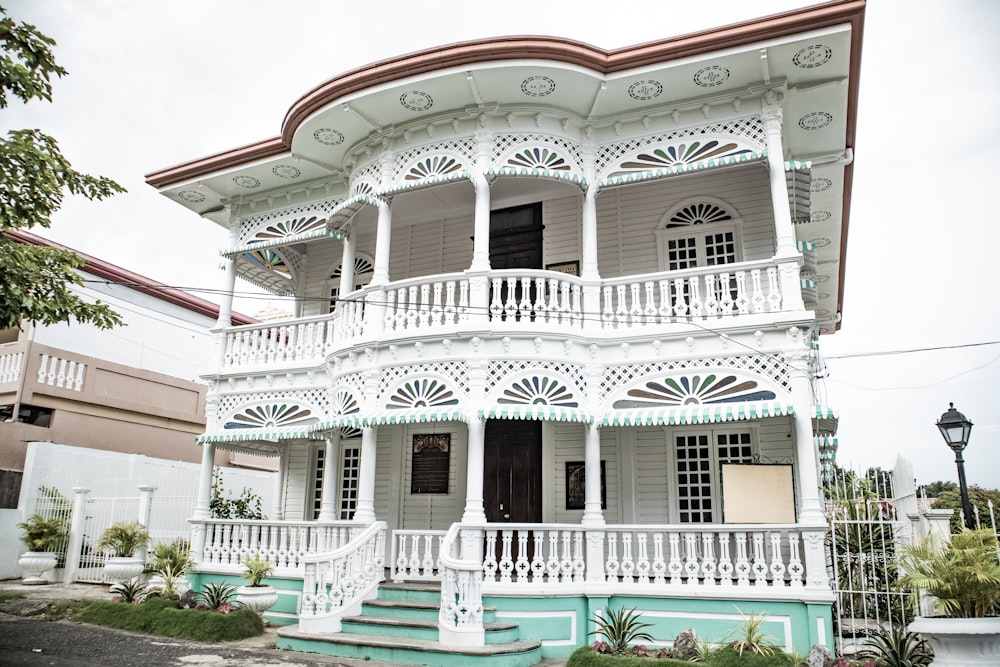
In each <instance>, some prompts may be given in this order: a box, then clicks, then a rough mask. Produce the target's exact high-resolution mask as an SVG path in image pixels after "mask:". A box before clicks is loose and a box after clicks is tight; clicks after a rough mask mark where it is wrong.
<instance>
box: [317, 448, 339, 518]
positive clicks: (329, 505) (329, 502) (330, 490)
mask: <svg viewBox="0 0 1000 667" xmlns="http://www.w3.org/2000/svg"><path fill="white" fill-rule="evenodd" d="M339 452H340V429H339V428H338V429H337V430H335V431H334V432H333V433H332V434H331V435H330V437H328V438H327V439H326V451H325V452H324V453H323V489H322V496H321V497H320V504H319V520H320V521H336V520H337V503H336V498H335V496H334V494H335V492H336V490H337V484H336V483H335V482H334V479H333V476H334V475H335V474H336V470H337V464H336V461H337V455H338V453H339Z"/></svg>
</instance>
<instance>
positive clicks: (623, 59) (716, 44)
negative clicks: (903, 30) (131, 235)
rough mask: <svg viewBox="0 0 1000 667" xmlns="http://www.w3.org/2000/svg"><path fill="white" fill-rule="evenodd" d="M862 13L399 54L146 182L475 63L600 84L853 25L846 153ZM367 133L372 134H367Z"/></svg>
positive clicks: (276, 148)
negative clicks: (548, 68) (257, 135)
mask: <svg viewBox="0 0 1000 667" xmlns="http://www.w3.org/2000/svg"><path fill="white" fill-rule="evenodd" d="M864 7H865V1H864V0H836V1H834V2H828V3H824V4H822V5H816V6H814V7H808V8H805V9H802V10H794V11H789V12H784V13H781V14H775V15H773V16H769V17H765V18H761V19H754V20H750V21H744V22H741V23H736V24H733V25H730V26H726V27H723V28H715V29H711V30H705V31H701V32H696V33H692V34H689V35H685V36H681V37H672V38H668V39H664V40H661V41H657V42H650V43H646V44H640V45H636V46H630V47H625V48H621V49H615V50H610V51H608V50H604V49H601V48H599V47H595V46H592V45H589V44H585V43H583V42H577V41H574V40H570V39H564V38H559V37H540V36H516V37H500V38H488V39H482V40H475V41H469V42H460V43H456V44H450V45H446V46H440V47H435V48H431V49H426V50H423V51H418V52H415V53H411V54H408V55H403V56H397V57H394V58H389V59H386V60H383V61H380V62H377V63H373V64H370V65H365V66H363V67H359V68H356V69H353V70H350V71H347V72H345V73H343V74H340V75H338V76H336V77H334V78H332V79H330V80H329V81H327V82H325V83H323V84H321V85H319V86H317V87H316V88H314V89H313V90H311V91H309V92H308V93H306V94H305V95H304V96H302V97H301V98H300V99H299V100H297V101H296V102H295V103H294V104H292V106H291V107H290V108H289V110H288V112H287V113H286V115H285V118H284V121H283V123H282V126H281V134H280V135H279V136H277V137H274V138H272V139H267V140H263V141H260V142H257V143H253V144H249V145H247V146H243V147H240V148H236V149H233V150H230V151H226V152H223V153H218V154H215V155H211V156H208V157H205V158H201V159H198V160H193V161H191V162H186V163H183V164H180V165H177V166H173V167H168V168H166V169H161V170H159V171H155V172H151V173H149V174H147V175H146V182H147V183H149V184H150V185H152V186H153V187H156V188H165V187H169V186H171V185H175V184H178V183H180V182H183V181H189V180H192V179H196V178H199V177H203V176H206V175H209V174H212V173H214V172H216V171H218V170H223V169H226V170H230V169H233V168H237V167H239V166H241V165H247V164H250V163H252V162H254V161H258V160H262V159H266V158H270V157H274V156H277V155H281V154H283V153H288V152H291V151H292V149H293V144H294V142H295V139H296V135H297V133H298V132H299V130H300V129H301V128H302V126H303V124H304V123H305V122H306V121H307V120H308V119H310V118H311V117H313V116H314V115H315V114H317V113H319V112H321V111H322V110H324V109H328V108H330V106H331V105H336V104H338V103H348V102H350V101H353V100H356V99H357V97H358V95H359V93H362V92H366V91H367V92H368V93H372V92H374V91H376V90H377V89H379V88H380V87H384V86H387V85H391V84H394V83H399V82H403V81H405V80H408V79H411V78H413V77H418V76H420V75H427V74H430V73H444V72H446V71H448V70H454V69H456V68H459V69H461V68H468V67H470V66H473V65H475V66H478V67H483V66H488V65H489V64H491V63H492V64H497V63H501V62H503V63H508V64H509V63H512V62H516V61H527V62H532V63H534V64H535V65H536V69H537V64H538V63H539V62H544V63H546V64H549V65H562V66H563V68H569V69H576V68H580V69H583V70H587V71H589V72H591V73H592V74H594V75H597V78H598V79H603V78H605V77H607V76H608V75H615V74H620V73H623V72H628V71H634V70H640V69H642V68H648V67H651V66H663V65H665V64H668V63H672V62H676V61H679V60H683V59H688V58H694V57H698V56H704V55H706V54H710V53H713V54H717V53H718V52H719V51H723V50H726V49H733V48H737V47H745V46H747V45H752V44H757V43H759V42H762V41H773V40H777V39H780V38H784V37H788V36H791V35H796V34H801V33H804V32H810V31H816V30H820V29H823V28H829V27H831V26H837V25H843V24H848V25H850V27H851V32H852V33H853V37H852V39H851V45H850V51H851V53H850V58H849V63H850V70H851V71H850V73H849V75H848V77H847V78H848V82H849V83H848V85H849V87H850V89H849V92H848V106H849V112H848V114H847V127H846V136H845V137H844V145H846V146H848V147H850V146H853V144H854V136H855V125H854V122H855V113H854V111H855V109H856V103H857V91H858V76H857V70H858V68H859V67H860V52H861V27H862V21H863V17H864ZM377 127H385V124H383V123H379V124H378V125H377ZM368 129H369V131H371V129H372V128H368ZM343 143H345V144H346V143H348V142H346V141H345V142H343Z"/></svg>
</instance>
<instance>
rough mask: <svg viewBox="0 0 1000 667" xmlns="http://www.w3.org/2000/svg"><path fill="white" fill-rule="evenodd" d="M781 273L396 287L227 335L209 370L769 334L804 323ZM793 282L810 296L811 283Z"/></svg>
mask: <svg viewBox="0 0 1000 667" xmlns="http://www.w3.org/2000/svg"><path fill="white" fill-rule="evenodd" d="M806 250H807V254H809V251H808V249H806ZM785 263H786V264H791V265H792V267H793V268H797V266H798V265H797V263H796V262H794V261H789V260H786V262H785ZM781 266H782V264H781V262H778V261H776V260H773V259H772V260H764V261H753V262H740V263H736V264H728V265H723V266H715V267H705V268H698V269H687V270H682V271H664V272H658V273H652V274H643V275H636V276H628V277H623V278H613V279H606V280H596V281H586V280H583V279H581V278H579V277H577V276H573V275H567V274H565V273H562V272H559V271H552V270H516V269H507V270H495V271H486V272H483V273H474V272H465V273H453V274H439V275H434V276H427V277H421V278H413V279H409V280H401V281H396V282H391V283H389V284H388V285H386V286H384V287H365V288H363V289H359V290H357V291H355V292H352V293H350V294H347V295H345V296H344V297H341V298H339V299H338V300H337V308H336V310H334V312H331V313H328V314H325V315H314V316H307V317H301V318H295V319H291V320H285V321H278V322H264V323H260V324H254V325H249V326H241V327H233V328H229V329H226V330H224V332H222V333H223V335H224V340H225V343H224V346H223V349H222V356H221V358H220V359H219V360H218V361H219V364H218V367H217V369H216V372H219V373H222V374H230V373H242V372H248V371H250V372H253V371H256V372H275V371H281V370H287V369H293V368H309V367H317V366H322V365H323V364H324V362H325V361H326V360H327V359H328V358H330V357H332V356H336V355H338V354H342V353H344V352H346V351H349V350H351V349H352V348H354V347H356V346H360V345H372V344H376V343H379V342H385V343H387V344H388V343H396V342H401V341H410V342H413V341H419V340H420V339H422V338H428V339H429V338H433V339H437V340H441V339H453V340H455V339H463V338H469V337H472V336H484V335H489V336H491V337H494V338H502V337H504V336H508V335H511V334H516V335H517V336H518V337H522V338H523V337H529V338H530V337H532V336H536V335H537V336H546V337H550V336H555V337H559V338H563V339H574V340H576V341H578V342H580V343H583V344H585V345H586V344H590V343H593V342H600V343H602V344H607V343H610V342H616V341H617V342H620V341H628V340H631V339H635V338H638V337H643V338H659V337H662V338H670V337H677V336H678V331H684V330H689V328H680V329H679V328H678V327H677V325H678V324H685V323H692V322H693V323H696V324H698V325H700V326H701V327H704V328H706V329H711V330H718V329H731V328H737V327H738V328H742V329H748V328H749V329H752V328H757V327H759V328H767V327H769V326H773V325H774V324H776V323H778V322H780V321H782V320H789V321H791V320H792V319H794V318H798V319H801V318H802V317H803V315H804V313H802V312H801V311H794V312H787V311H786V309H785V308H784V305H785V304H786V303H787V299H786V298H785V296H784V295H783V294H782V286H781V283H780V281H779V273H780V271H781ZM477 283H478V284H479V285H480V286H485V287H486V289H482V288H480V289H476V288H475V285H476V284H477ZM802 283H803V287H804V288H805V289H804V291H808V289H809V281H808V280H803V281H802ZM797 291H798V290H797ZM792 296H793V300H794V299H801V295H800V294H799V293H796V294H793V295H792ZM486 332H489V333H488V334H486Z"/></svg>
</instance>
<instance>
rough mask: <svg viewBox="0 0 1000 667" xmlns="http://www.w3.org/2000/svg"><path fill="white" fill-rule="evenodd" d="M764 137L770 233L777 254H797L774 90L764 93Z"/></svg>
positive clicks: (777, 104) (779, 107) (787, 255)
mask: <svg viewBox="0 0 1000 667" xmlns="http://www.w3.org/2000/svg"><path fill="white" fill-rule="evenodd" d="M761 118H762V120H763V121H764V137H765V139H766V141H767V169H768V175H769V177H770V183H771V207H772V208H773V209H774V233H775V238H776V241H777V244H776V245H777V248H776V252H775V254H776V255H777V256H778V257H791V256H794V255H798V254H799V251H798V248H796V247H795V229H794V227H793V225H792V213H791V211H790V209H789V208H788V183H787V181H786V180H785V149H784V144H783V142H782V140H781V125H782V110H781V106H780V96H779V94H778V93H776V92H774V91H768V92H767V93H766V94H765V105H764V110H763V111H762V112H761Z"/></svg>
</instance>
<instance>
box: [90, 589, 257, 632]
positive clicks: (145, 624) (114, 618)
mask: <svg viewBox="0 0 1000 667" xmlns="http://www.w3.org/2000/svg"><path fill="white" fill-rule="evenodd" d="M73 619H74V620H76V621H80V622H82V623H92V624H94V625H103V626H105V627H110V628H118V629H121V630H131V631H133V632H142V633H145V634H151V635H159V636H161V637H174V638H177V639H190V640H194V641H203V642H218V641H233V640H237V639H246V638H247V637H254V636H256V635H259V634H261V633H262V632H264V621H263V619H261V617H260V616H258V615H257V614H256V613H254V612H252V611H250V610H249V609H240V610H237V611H234V612H231V613H229V614H220V613H217V612H213V611H201V610H197V609H180V608H179V606H178V603H177V601H175V600H167V599H164V598H157V597H152V598H149V599H148V600H146V601H145V602H143V603H142V604H122V603H120V602H105V601H97V602H91V603H90V604H88V605H87V606H86V608H84V609H83V610H82V611H80V612H79V613H77V614H76V615H75V616H74V617H73Z"/></svg>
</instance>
